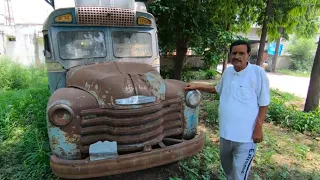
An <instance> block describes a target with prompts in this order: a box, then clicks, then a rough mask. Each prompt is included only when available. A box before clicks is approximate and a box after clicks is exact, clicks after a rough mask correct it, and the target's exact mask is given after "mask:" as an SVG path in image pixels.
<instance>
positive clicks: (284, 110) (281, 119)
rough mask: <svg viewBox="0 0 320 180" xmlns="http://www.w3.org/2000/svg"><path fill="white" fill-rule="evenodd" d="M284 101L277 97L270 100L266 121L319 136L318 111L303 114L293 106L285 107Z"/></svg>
mask: <svg viewBox="0 0 320 180" xmlns="http://www.w3.org/2000/svg"><path fill="white" fill-rule="evenodd" d="M285 102H286V100H285V99H280V98H278V97H272V98H271V104H270V106H269V110H268V116H267V121H268V122H273V123H275V124H281V125H283V126H285V127H288V128H291V129H293V130H297V131H299V132H302V133H303V132H305V131H309V132H312V133H314V134H320V111H319V110H317V111H314V112H308V113H307V112H303V111H300V110H297V109H296V108H295V107H294V106H291V107H287V106H286V105H285Z"/></svg>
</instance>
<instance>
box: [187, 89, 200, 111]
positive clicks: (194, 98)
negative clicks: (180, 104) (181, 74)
mask: <svg viewBox="0 0 320 180" xmlns="http://www.w3.org/2000/svg"><path fill="white" fill-rule="evenodd" d="M200 100H201V93H200V91H198V90H193V91H189V92H188V93H187V96H186V103H187V105H188V106H189V107H191V108H195V107H197V106H198V105H199V104H200Z"/></svg>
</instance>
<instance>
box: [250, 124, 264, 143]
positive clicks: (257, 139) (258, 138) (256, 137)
mask: <svg viewBox="0 0 320 180" xmlns="http://www.w3.org/2000/svg"><path fill="white" fill-rule="evenodd" d="M252 139H253V142H254V143H261V142H262V140H263V132H262V124H260V123H257V124H256V127H255V128H254V131H253V137H252Z"/></svg>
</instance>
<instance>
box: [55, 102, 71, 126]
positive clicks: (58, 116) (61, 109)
mask: <svg viewBox="0 0 320 180" xmlns="http://www.w3.org/2000/svg"><path fill="white" fill-rule="evenodd" d="M49 116H50V120H51V122H52V123H53V124H55V125H57V126H65V125H67V124H69V123H70V122H71V120H72V118H73V116H74V114H73V111H72V109H71V108H70V107H69V106H67V105H65V104H59V105H56V106H54V107H52V108H51V109H50V110H49Z"/></svg>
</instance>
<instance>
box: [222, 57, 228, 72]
mask: <svg viewBox="0 0 320 180" xmlns="http://www.w3.org/2000/svg"><path fill="white" fill-rule="evenodd" d="M227 57H228V56H227ZM227 66H228V59H224V60H223V66H222V73H223V72H224V70H226V69H227Z"/></svg>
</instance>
